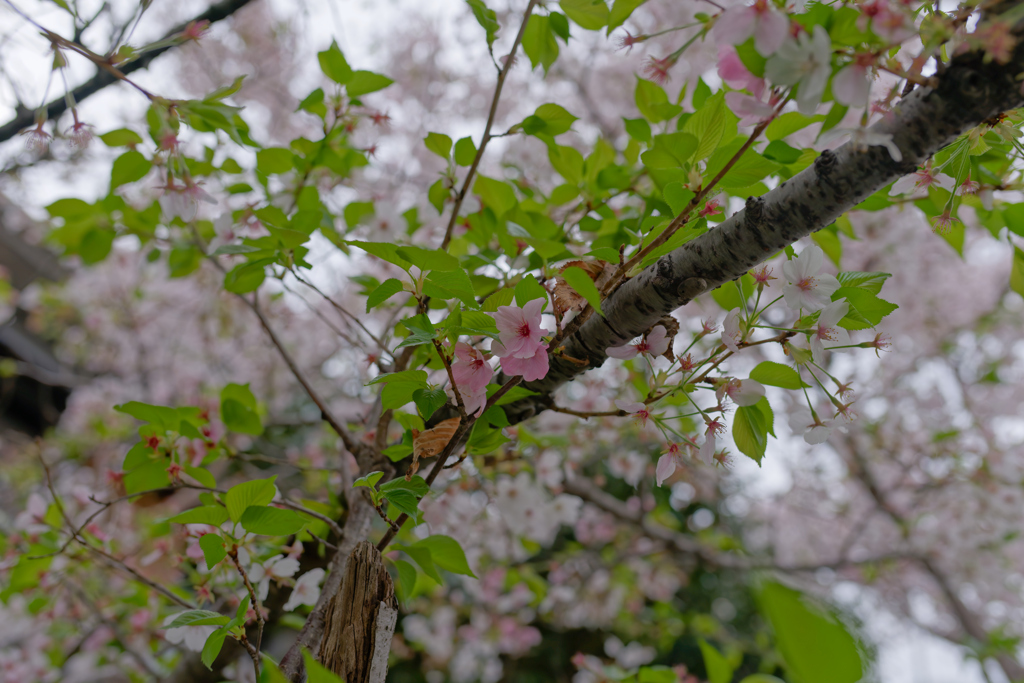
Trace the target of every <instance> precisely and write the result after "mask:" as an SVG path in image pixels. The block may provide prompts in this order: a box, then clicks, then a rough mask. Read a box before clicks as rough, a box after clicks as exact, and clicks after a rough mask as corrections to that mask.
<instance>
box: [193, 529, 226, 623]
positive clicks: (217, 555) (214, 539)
mask: <svg viewBox="0 0 1024 683" xmlns="http://www.w3.org/2000/svg"><path fill="white" fill-rule="evenodd" d="M199 547H200V548H201V549H202V551H203V557H204V558H206V566H207V567H208V568H209V569H213V567H214V565H216V564H217V563H218V562H220V561H221V560H223V559H224V558H225V557H227V555H228V551H227V550H226V549H225V548H224V539H223V538H221V537H220V534H204V535H203V536H202V537H201V538H200V539H199ZM224 618H225V619H227V617H224Z"/></svg>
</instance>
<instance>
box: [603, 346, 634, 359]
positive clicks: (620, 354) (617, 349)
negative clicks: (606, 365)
mask: <svg viewBox="0 0 1024 683" xmlns="http://www.w3.org/2000/svg"><path fill="white" fill-rule="evenodd" d="M604 352H605V353H607V354H608V355H609V356H610V357H611V358H618V359H619V360H629V359H630V358H636V354H637V349H636V344H626V345H625V346H610V347H608V348H607V349H605V350H604Z"/></svg>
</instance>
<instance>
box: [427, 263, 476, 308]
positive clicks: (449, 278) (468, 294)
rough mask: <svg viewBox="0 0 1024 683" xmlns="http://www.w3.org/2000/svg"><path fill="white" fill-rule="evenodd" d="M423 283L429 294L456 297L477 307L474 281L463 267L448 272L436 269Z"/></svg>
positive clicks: (442, 297)
mask: <svg viewBox="0 0 1024 683" xmlns="http://www.w3.org/2000/svg"><path fill="white" fill-rule="evenodd" d="M423 284H424V286H423V292H424V294H427V295H428V296H431V297H438V298H441V299H451V298H456V299H458V300H459V301H461V302H462V303H464V304H466V305H467V306H470V307H471V308H477V303H476V292H475V290H474V289H473V283H472V282H471V281H470V279H469V275H468V274H467V273H466V271H465V270H463V269H462V268H459V269H458V270H454V271H451V272H447V273H446V272H441V271H436V270H435V271H433V272H431V273H430V275H428V276H427V279H426V280H425V281H424V283H423Z"/></svg>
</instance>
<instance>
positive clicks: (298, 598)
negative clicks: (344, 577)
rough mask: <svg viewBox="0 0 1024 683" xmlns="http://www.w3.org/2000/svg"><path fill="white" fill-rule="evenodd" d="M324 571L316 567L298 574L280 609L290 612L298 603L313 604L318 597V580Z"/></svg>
mask: <svg viewBox="0 0 1024 683" xmlns="http://www.w3.org/2000/svg"><path fill="white" fill-rule="evenodd" d="M325 573H326V572H324V570H323V569H320V568H319V567H317V568H316V569H310V570H309V571H308V572H306V573H305V574H303V575H302V576H300V577H299V578H298V580H296V581H295V587H294V588H293V589H292V594H291V595H289V596H288V602H286V603H284V607H283V608H282V609H284V611H285V612H291V611H292V610H293V609H295V608H297V607H298V606H299V605H315V604H316V601H317V600H318V599H319V598H320V581H321V580H323V578H324V574H325Z"/></svg>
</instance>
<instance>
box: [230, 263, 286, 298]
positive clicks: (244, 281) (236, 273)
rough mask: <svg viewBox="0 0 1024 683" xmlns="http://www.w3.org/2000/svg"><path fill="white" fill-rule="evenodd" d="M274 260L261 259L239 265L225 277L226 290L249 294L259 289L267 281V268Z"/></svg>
mask: <svg viewBox="0 0 1024 683" xmlns="http://www.w3.org/2000/svg"><path fill="white" fill-rule="evenodd" d="M273 262H274V259H269V258H266V259H259V260H257V261H252V262H251V263H239V264H238V265H237V266H235V267H234V268H232V269H231V270H230V271H228V273H227V275H225V276H224V289H226V290H227V291H229V292H234V293H235V294H247V293H249V292H254V291H256V290H257V289H259V287H260V285H262V284H263V281H264V280H266V279H267V266H268V265H270V264H271V263H273Z"/></svg>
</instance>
